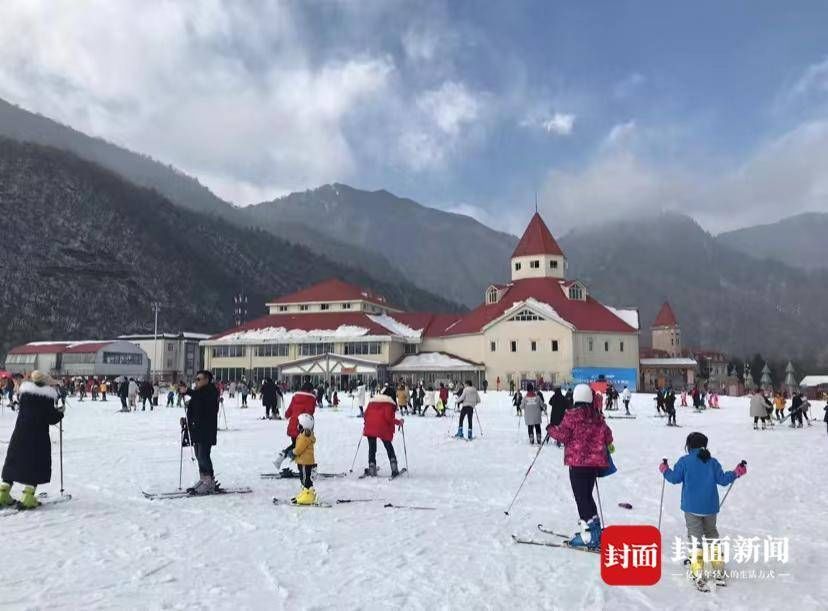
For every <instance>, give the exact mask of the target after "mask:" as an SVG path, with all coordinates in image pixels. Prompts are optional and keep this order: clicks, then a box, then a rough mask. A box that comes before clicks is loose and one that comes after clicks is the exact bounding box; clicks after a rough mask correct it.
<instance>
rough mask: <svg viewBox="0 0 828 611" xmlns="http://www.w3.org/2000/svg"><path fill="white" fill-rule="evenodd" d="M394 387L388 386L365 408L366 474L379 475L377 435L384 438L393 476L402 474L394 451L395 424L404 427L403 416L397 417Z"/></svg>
mask: <svg viewBox="0 0 828 611" xmlns="http://www.w3.org/2000/svg"><path fill="white" fill-rule="evenodd" d="M395 394H396V393H395V392H394V388H393V387H387V388H386V389H385V390H384V391H383V392H382V393H381V394H378V395H375V396H374V398H373V399H371V401H370V402H369V403H368V407H366V408H365V419H364V424H363V428H362V434H363V435H365V436H366V437H367V438H368V468H367V469H365V475H369V476H371V477H376V475H377V437H379V438H380V439H382V445H384V446H385V451H386V452H387V453H388V462H390V463H391V477H396V476H398V475H399V474H400V470H399V469H398V468H397V455H396V453H395V452H394V444H393V443H391V442H392V441H393V440H394V425H397V426H398V427H400V428H402V426H403V420H402V418H397V403H396V401H395V400H394V395H395Z"/></svg>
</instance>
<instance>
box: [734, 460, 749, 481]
mask: <svg viewBox="0 0 828 611" xmlns="http://www.w3.org/2000/svg"><path fill="white" fill-rule="evenodd" d="M733 472H734V473H735V474H736V477H737V478H739V477H742V476H743V475H744V474H745V473H747V467H746V466H745V465H743V464H742V463H739V464H738V465H736V468H735V469H733Z"/></svg>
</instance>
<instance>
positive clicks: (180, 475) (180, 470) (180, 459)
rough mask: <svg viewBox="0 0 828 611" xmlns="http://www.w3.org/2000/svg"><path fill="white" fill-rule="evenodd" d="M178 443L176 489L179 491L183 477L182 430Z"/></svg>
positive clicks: (182, 430)
mask: <svg viewBox="0 0 828 611" xmlns="http://www.w3.org/2000/svg"><path fill="white" fill-rule="evenodd" d="M178 441H179V442H180V443H179V444H178V445H179V448H178V489H179V490H181V482H182V478H183V477H184V429H181V436H180V437H179V439H178Z"/></svg>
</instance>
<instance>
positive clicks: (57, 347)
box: [9, 342, 69, 354]
mask: <svg viewBox="0 0 828 611" xmlns="http://www.w3.org/2000/svg"><path fill="white" fill-rule="evenodd" d="M68 345H69V342H53V343H51V344H41V343H37V344H23V345H22V346H15V347H14V348H12V349H11V350H9V354H62V353H63V351H64V350H66V346H68Z"/></svg>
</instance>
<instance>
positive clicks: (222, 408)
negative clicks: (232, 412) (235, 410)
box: [221, 401, 230, 431]
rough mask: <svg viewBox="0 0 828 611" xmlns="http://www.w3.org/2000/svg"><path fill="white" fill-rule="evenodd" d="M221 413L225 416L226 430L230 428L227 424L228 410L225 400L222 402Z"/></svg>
mask: <svg viewBox="0 0 828 611" xmlns="http://www.w3.org/2000/svg"><path fill="white" fill-rule="evenodd" d="M221 415H222V416H223V417H224V430H225V431H228V430H230V429H229V428H228V426H227V410H226V409H224V401H222V402H221Z"/></svg>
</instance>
